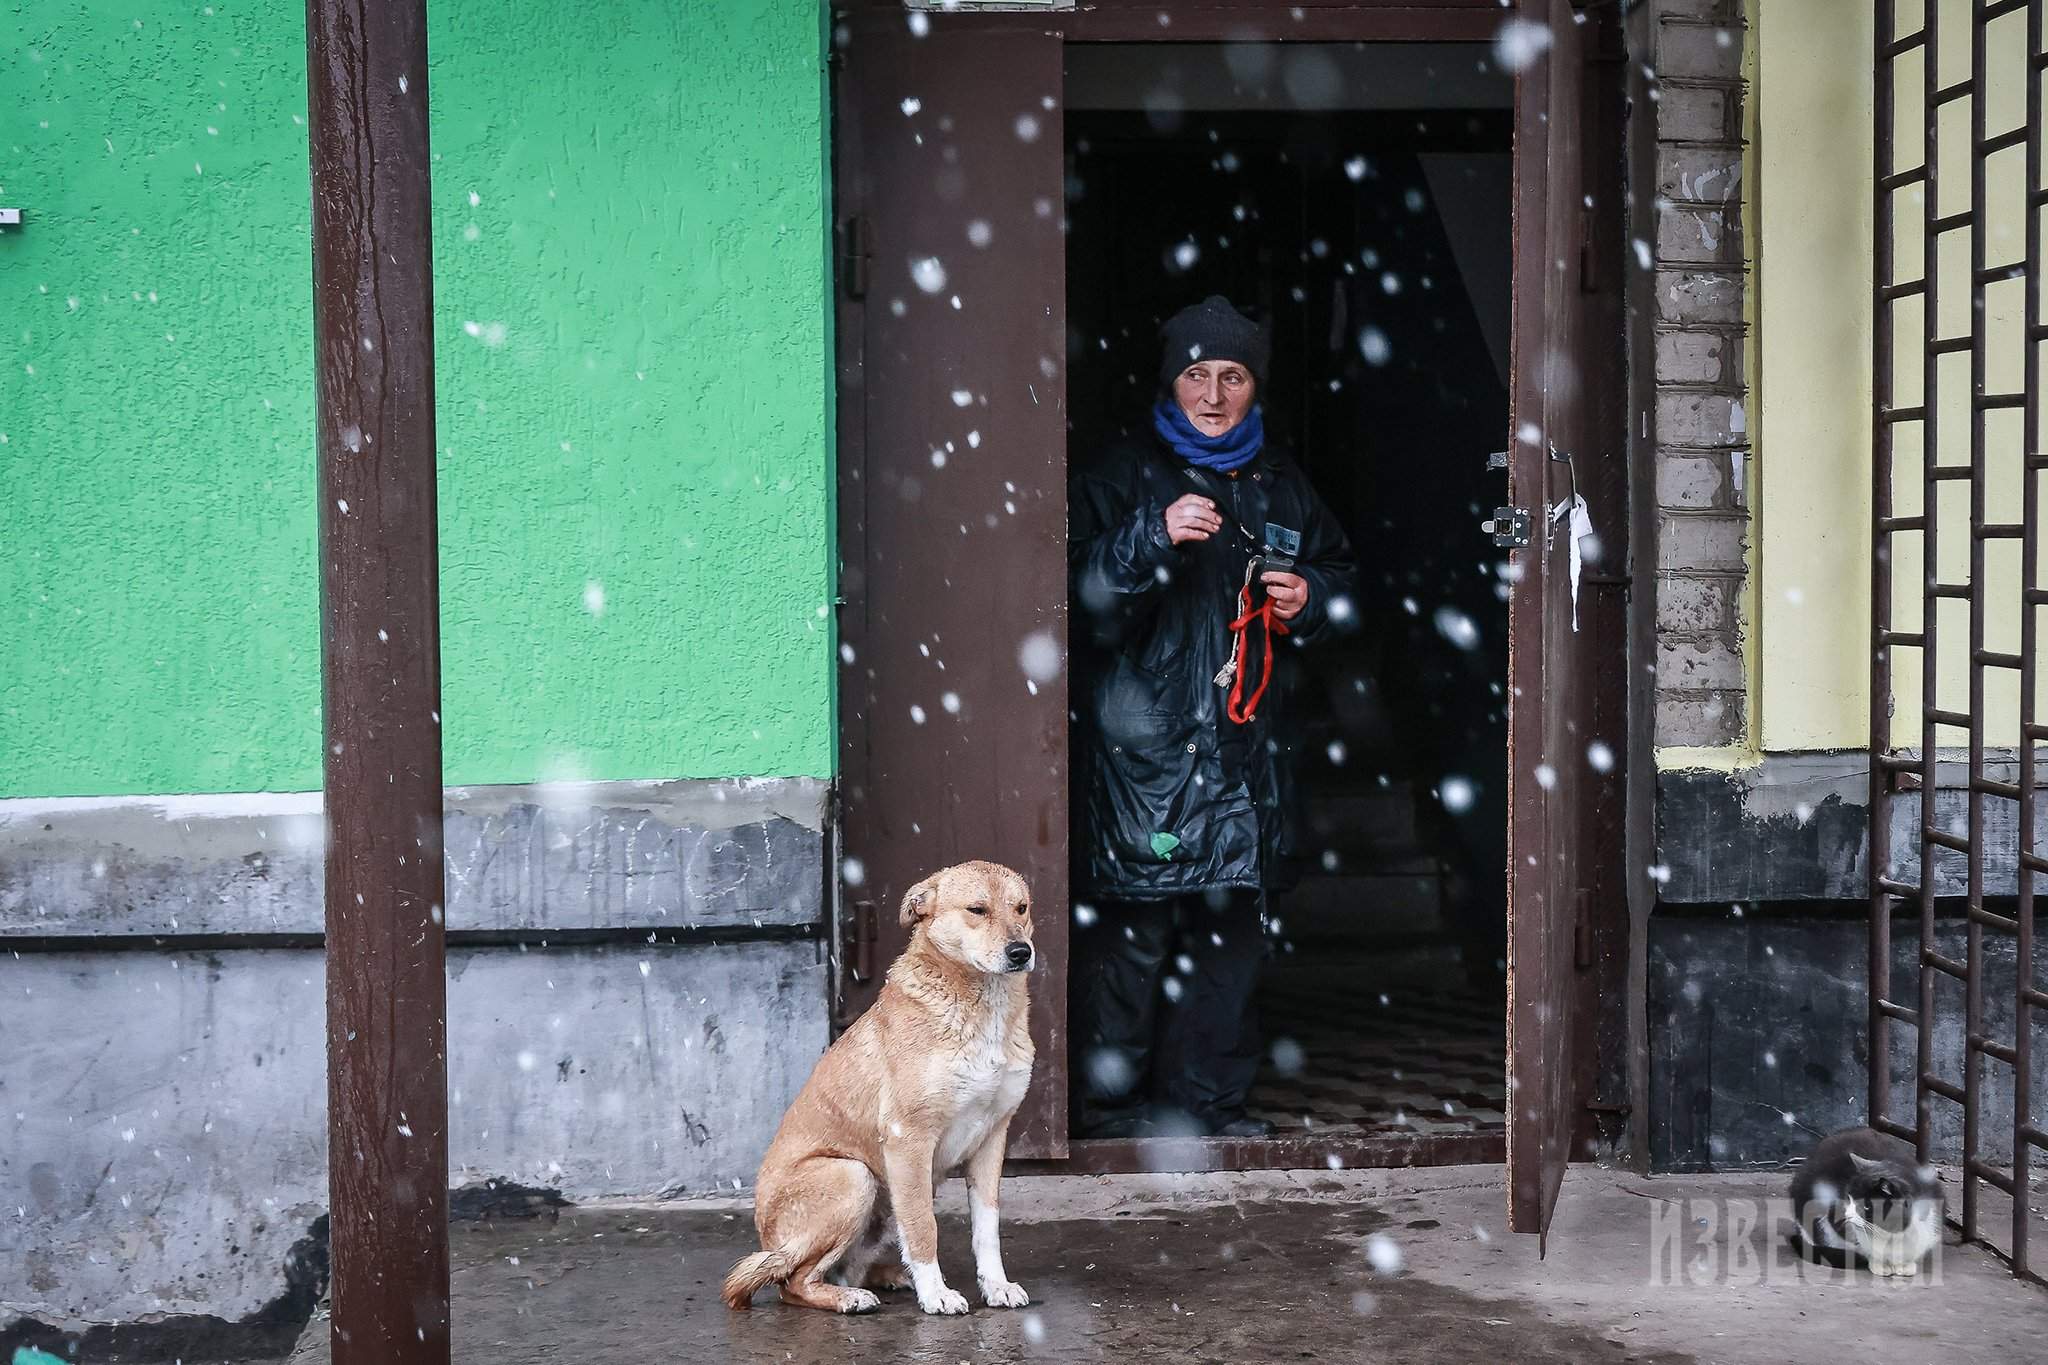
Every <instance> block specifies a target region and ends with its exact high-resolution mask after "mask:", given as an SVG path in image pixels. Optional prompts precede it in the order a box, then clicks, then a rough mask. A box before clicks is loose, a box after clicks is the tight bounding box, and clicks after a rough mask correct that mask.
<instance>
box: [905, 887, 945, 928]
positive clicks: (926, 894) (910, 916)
mask: <svg viewBox="0 0 2048 1365" xmlns="http://www.w3.org/2000/svg"><path fill="white" fill-rule="evenodd" d="M938 895H939V877H938V874H937V873H933V874H932V875H931V876H929V877H926V878H925V879H924V880H923V881H921V882H919V883H918V884H917V885H916V886H913V887H911V888H910V889H909V890H908V891H906V892H904V893H903V912H902V915H901V919H902V922H903V927H904V928H906V929H907V928H909V927H910V926H912V925H914V924H916V923H917V922H918V921H919V920H921V919H923V918H924V917H925V916H926V915H929V914H930V913H931V912H932V902H933V901H934V900H936V899H938Z"/></svg>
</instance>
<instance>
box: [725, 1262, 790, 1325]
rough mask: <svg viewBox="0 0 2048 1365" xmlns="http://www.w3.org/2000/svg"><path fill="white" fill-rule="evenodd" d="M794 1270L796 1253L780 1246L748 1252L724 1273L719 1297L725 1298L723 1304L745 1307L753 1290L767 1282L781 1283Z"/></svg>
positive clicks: (728, 1306)
mask: <svg viewBox="0 0 2048 1365" xmlns="http://www.w3.org/2000/svg"><path fill="white" fill-rule="evenodd" d="M795 1273H796V1257H795V1256H793V1255H791V1254H790V1253H789V1252H788V1251H786V1250H784V1249H783V1248H781V1247H776V1248H774V1249H772V1250H769V1251H757V1252H755V1253H754V1254H753V1255H751V1256H742V1257H740V1259H739V1260H737V1261H735V1262H733V1267H732V1269H731V1270H728V1271H727V1272H726V1273H725V1287H724V1288H722V1289H720V1290H719V1291H718V1292H719V1297H720V1298H722V1299H724V1300H725V1306H726V1307H727V1308H736V1309H739V1310H741V1311H745V1310H746V1309H747V1308H748V1307H750V1306H751V1305H752V1304H753V1301H754V1291H756V1290H758V1289H762V1288H765V1287H766V1286H768V1285H771V1284H781V1283H782V1282H783V1281H784V1280H786V1279H788V1278H789V1277H790V1276H791V1275H793V1274H795Z"/></svg>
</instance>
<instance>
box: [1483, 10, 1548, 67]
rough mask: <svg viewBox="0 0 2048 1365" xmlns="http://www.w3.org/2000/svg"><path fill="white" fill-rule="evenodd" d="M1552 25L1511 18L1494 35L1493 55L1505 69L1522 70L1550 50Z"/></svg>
mask: <svg viewBox="0 0 2048 1365" xmlns="http://www.w3.org/2000/svg"><path fill="white" fill-rule="evenodd" d="M1550 43H1551V37H1550V26H1549V25H1548V24H1539V23H1536V22H1534V21H1533V20H1529V19H1510V20H1508V21H1507V22H1506V23H1505V24H1502V25H1501V26H1500V31H1499V32H1498V33H1496V34H1494V37H1493V56H1494V60H1495V61H1497V62H1499V63H1500V65H1501V69H1502V70H1504V71H1521V70H1524V69H1526V68H1527V67H1529V66H1530V65H1531V64H1533V63H1534V62H1535V61H1536V59H1537V58H1539V57H1541V56H1542V55H1543V54H1544V53H1545V52H1547V51H1549V50H1550Z"/></svg>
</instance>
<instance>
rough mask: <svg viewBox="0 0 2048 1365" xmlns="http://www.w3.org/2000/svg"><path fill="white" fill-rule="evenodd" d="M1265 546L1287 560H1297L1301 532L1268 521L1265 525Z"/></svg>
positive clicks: (1299, 552) (1299, 554) (1299, 551)
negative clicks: (1284, 556)
mask: <svg viewBox="0 0 2048 1365" xmlns="http://www.w3.org/2000/svg"><path fill="white" fill-rule="evenodd" d="M1266 545H1267V547H1268V548H1269V549H1273V550H1277V551H1278V552H1279V553H1281V554H1283V555H1286V556H1287V557H1288V558H1289V559H1298V558H1300V557H1301V532H1299V531H1297V530H1295V529H1294V528H1293V527H1291V526H1282V525H1281V524H1280V523H1279V522H1277V521H1269V522H1267V523H1266Z"/></svg>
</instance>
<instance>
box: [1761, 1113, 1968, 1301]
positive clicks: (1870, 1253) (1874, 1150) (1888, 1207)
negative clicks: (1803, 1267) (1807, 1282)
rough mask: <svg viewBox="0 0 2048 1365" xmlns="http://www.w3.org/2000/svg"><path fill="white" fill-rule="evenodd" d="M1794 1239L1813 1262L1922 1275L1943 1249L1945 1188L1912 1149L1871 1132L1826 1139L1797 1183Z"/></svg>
mask: <svg viewBox="0 0 2048 1365" xmlns="http://www.w3.org/2000/svg"><path fill="white" fill-rule="evenodd" d="M1792 1212H1793V1216H1794V1217H1795V1218H1797V1219H1798V1220H1799V1231H1798V1233H1797V1234H1796V1235H1795V1238H1794V1240H1795V1241H1796V1242H1797V1243H1798V1244H1799V1247H1800V1249H1801V1250H1802V1251H1803V1252H1805V1253H1806V1254H1807V1255H1809V1256H1811V1257H1812V1258H1813V1259H1815V1260H1819V1261H1825V1262H1827V1263H1828V1264H1830V1265H1836V1266H1843V1267H1848V1266H1853V1265H1855V1264H1857V1263H1859V1262H1860V1263H1862V1264H1865V1265H1868V1266H1869V1267H1870V1269H1871V1272H1872V1273H1873V1274H1877V1275H1886V1276H1891V1275H1900V1276H1904V1275H1917V1274H1919V1273H1920V1263H1921V1262H1922V1261H1923V1260H1925V1259H1926V1257H1927V1253H1929V1252H1930V1251H1932V1250H1934V1248H1935V1247H1937V1246H1939V1245H1940V1244H1941V1187H1940V1185H1939V1183H1937V1180H1936V1176H1935V1171H1934V1168H1933V1167H1932V1166H1923V1165H1921V1164H1920V1163H1919V1162H1918V1161H1916V1160H1915V1159H1914V1156H1913V1148H1912V1147H1911V1146H1910V1145H1908V1144H1907V1143H1905V1142H1903V1141H1901V1140H1900V1139H1898V1138H1895V1137H1891V1136H1889V1135H1887V1134H1884V1133H1880V1132H1877V1131H1876V1130H1874V1129H1870V1128H1850V1129H1847V1130H1845V1131H1843V1132H1840V1133H1835V1134H1833V1135H1832V1136H1829V1137H1825V1138H1822V1139H1821V1141H1820V1143H1819V1145H1817V1146H1816V1147H1815V1148H1814V1149H1813V1151H1812V1152H1811V1153H1809V1154H1808V1155H1807V1158H1806V1160H1805V1161H1804V1162H1802V1163H1801V1164H1800V1167H1799V1170H1798V1172H1797V1174H1795V1175H1794V1176H1793V1177H1792Z"/></svg>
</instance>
